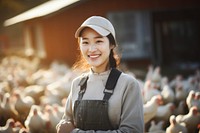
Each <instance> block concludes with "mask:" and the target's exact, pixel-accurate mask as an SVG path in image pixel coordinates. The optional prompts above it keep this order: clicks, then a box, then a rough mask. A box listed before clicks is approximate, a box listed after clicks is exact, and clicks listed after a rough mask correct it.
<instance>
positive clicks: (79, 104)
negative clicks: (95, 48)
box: [74, 68, 121, 131]
mask: <svg viewBox="0 0 200 133" xmlns="http://www.w3.org/2000/svg"><path fill="white" fill-rule="evenodd" d="M120 74H121V72H120V71H119V70H117V69H114V68H113V69H112V70H111V72H110V74H109V77H108V80H107V82H106V87H105V89H104V98H103V99H102V100H82V97H83V95H84V93H85V91H86V88H87V80H88V77H84V78H82V80H81V81H80V83H79V85H80V91H79V95H78V99H77V100H76V101H75V105H74V124H75V126H76V127H77V128H80V129H81V130H95V131H97V130H104V131H105V130H113V127H112V125H111V123H110V120H109V117H108V106H109V105H108V100H109V99H110V97H111V95H112V94H113V92H114V88H115V85H116V83H117V80H118V78H119V76H120Z"/></svg>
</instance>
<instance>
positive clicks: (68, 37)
mask: <svg viewBox="0 0 200 133" xmlns="http://www.w3.org/2000/svg"><path fill="white" fill-rule="evenodd" d="M195 5H196V1H189V0H187V1H183V0H174V1H170V2H169V1H161V0H151V1H150V0H142V1H141V0H126V1H124V2H123V1H121V0H109V2H108V1H107V0H88V1H85V2H82V3H81V4H79V3H78V4H76V5H72V6H71V7H67V8H66V9H63V10H61V11H59V12H56V13H54V14H51V15H49V16H46V17H44V18H41V19H40V22H41V24H42V26H43V34H44V42H45V48H46V53H47V60H48V61H52V60H55V59H59V60H62V61H65V62H67V63H68V64H69V65H72V64H73V63H74V62H75V60H76V56H77V53H78V50H77V49H78V47H77V46H78V45H77V40H76V39H75V38H74V33H75V31H76V29H77V28H78V27H79V25H80V24H81V23H82V22H83V21H84V20H85V19H86V18H87V17H89V16H92V15H101V16H106V15H107V13H108V12H114V11H125V10H166V9H179V8H191V7H194V6H195Z"/></svg>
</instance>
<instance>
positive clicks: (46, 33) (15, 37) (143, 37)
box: [0, 0, 200, 72]
mask: <svg viewBox="0 0 200 133" xmlns="http://www.w3.org/2000/svg"><path fill="white" fill-rule="evenodd" d="M66 1H68V2H67V3H66V2H65V3H62V2H60V3H62V7H60V9H59V7H58V9H57V10H54V9H52V8H51V7H50V8H48V7H47V8H48V9H52V11H49V12H48V13H46V14H42V13H43V12H44V11H46V10H47V9H46V8H45V7H42V9H43V10H41V11H37V10H36V11H35V12H33V13H32V14H34V15H31V13H30V15H29V14H28V15H27V16H26V13H27V11H28V10H29V9H32V8H33V7H36V6H39V5H41V4H43V5H44V3H45V2H47V3H48V2H49V1H47V0H1V1H0V11H1V15H0V24H1V25H0V26H1V27H0V56H1V57H3V56H6V55H10V54H17V55H21V56H37V57H39V58H40V59H42V60H43V61H45V62H46V63H50V62H52V61H53V60H61V61H64V62H66V63H67V64H68V65H70V66H71V65H72V64H73V63H74V62H75V61H76V56H77V40H76V39H75V38H74V33H75V31H76V29H77V28H78V27H79V26H80V24H81V23H82V22H83V21H84V20H85V19H86V18H87V17H89V16H92V15H101V16H104V17H107V18H108V19H110V20H111V22H112V23H113V25H114V26H115V28H116V33H117V39H118V40H117V41H118V43H119V50H120V53H121V56H122V62H123V63H125V64H126V65H127V66H128V67H130V68H137V67H139V68H141V69H142V68H147V65H149V64H153V65H154V66H158V65H159V66H162V67H163V69H164V68H166V69H167V70H171V71H172V70H174V69H176V70H175V71H179V70H180V71H182V70H183V72H186V71H189V70H191V69H196V68H198V67H199V66H200V52H199V50H200V44H199V43H200V5H199V4H198V1H197V0H190V1H189V0H175V1H173V2H171V1H170V2H168V1H159V0H151V1H145V0H144V1H139V0H127V1H124V2H122V1H119V0H110V1H109V2H107V1H104V0H81V1H77V0H66ZM54 5H56V3H54ZM38 10H39V9H38ZM29 11H30V10H29ZM20 15H21V16H20ZM37 15H38V16H37ZM23 17H24V18H25V19H24V18H23ZM168 68H169V69H168ZM171 71H170V72H171Z"/></svg>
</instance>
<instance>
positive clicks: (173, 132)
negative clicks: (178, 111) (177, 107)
mask: <svg viewBox="0 0 200 133" xmlns="http://www.w3.org/2000/svg"><path fill="white" fill-rule="evenodd" d="M169 121H170V125H169V126H168V127H167V128H166V133H180V132H181V133H187V128H186V124H185V123H177V122H176V117H175V115H171V116H170V118H169Z"/></svg>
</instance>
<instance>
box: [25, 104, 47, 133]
mask: <svg viewBox="0 0 200 133" xmlns="http://www.w3.org/2000/svg"><path fill="white" fill-rule="evenodd" d="M24 124H25V127H26V128H27V129H28V131H30V132H31V133H45V132H46V121H45V118H44V117H43V114H42V112H41V111H40V107H39V106H37V105H32V107H31V110H30V112H29V115H28V117H27V119H26V120H25V122H24Z"/></svg>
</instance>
